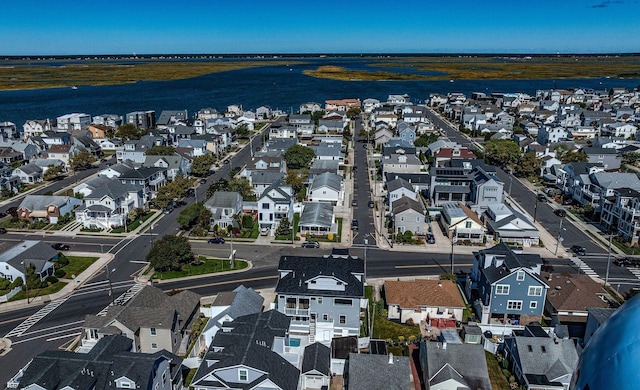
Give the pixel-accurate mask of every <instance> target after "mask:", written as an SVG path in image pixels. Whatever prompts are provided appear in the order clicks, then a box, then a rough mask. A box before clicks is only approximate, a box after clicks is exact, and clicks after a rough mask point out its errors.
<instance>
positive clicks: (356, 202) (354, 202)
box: [351, 199, 358, 207]
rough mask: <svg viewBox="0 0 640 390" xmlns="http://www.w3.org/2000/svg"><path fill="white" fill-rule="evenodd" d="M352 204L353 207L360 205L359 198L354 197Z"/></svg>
mask: <svg viewBox="0 0 640 390" xmlns="http://www.w3.org/2000/svg"><path fill="white" fill-rule="evenodd" d="M351 206H353V207H357V206H358V199H354V200H352V201H351Z"/></svg>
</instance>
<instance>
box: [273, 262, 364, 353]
mask: <svg viewBox="0 0 640 390" xmlns="http://www.w3.org/2000/svg"><path fill="white" fill-rule="evenodd" d="M278 273H279V274H280V277H279V279H278V283H277V285H276V290H275V291H276V295H277V301H276V307H277V310H278V311H279V312H281V313H284V314H286V315H287V316H289V317H291V326H290V331H291V333H301V334H306V335H309V337H310V342H315V341H320V342H328V341H329V340H331V339H332V338H333V337H334V336H339V335H342V336H343V337H344V336H350V335H355V336H357V335H359V334H360V308H361V307H363V305H364V304H365V302H366V300H365V298H364V262H363V261H362V259H359V258H357V257H352V256H335V255H331V256H326V257H300V256H282V257H280V263H279V265H278Z"/></svg>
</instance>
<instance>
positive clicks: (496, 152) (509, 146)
mask: <svg viewBox="0 0 640 390" xmlns="http://www.w3.org/2000/svg"><path fill="white" fill-rule="evenodd" d="M484 155H485V158H486V159H487V160H488V161H489V163H490V164H494V165H499V166H513V165H514V164H516V163H517V162H518V161H519V160H520V156H521V155H522V153H521V152H520V146H519V145H518V143H517V142H515V141H512V140H508V139H493V140H490V141H487V143H486V144H485V148H484Z"/></svg>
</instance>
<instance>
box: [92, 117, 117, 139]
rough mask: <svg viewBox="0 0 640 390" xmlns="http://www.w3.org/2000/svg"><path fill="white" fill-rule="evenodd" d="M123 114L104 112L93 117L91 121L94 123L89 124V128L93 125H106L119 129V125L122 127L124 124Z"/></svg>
mask: <svg viewBox="0 0 640 390" xmlns="http://www.w3.org/2000/svg"><path fill="white" fill-rule="evenodd" d="M122 119H123V118H122V115H117V114H102V115H96V116H94V117H93V118H91V122H92V124H91V125H89V128H91V126H93V125H101V126H106V127H107V128H111V129H117V128H118V127H120V126H121V125H122V123H123V122H122ZM104 137H105V136H104V135H103V136H101V137H93V138H104Z"/></svg>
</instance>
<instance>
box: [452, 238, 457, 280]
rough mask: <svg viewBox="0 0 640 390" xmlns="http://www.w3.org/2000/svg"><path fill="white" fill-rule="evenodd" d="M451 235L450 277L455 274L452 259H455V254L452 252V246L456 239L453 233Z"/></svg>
mask: <svg viewBox="0 0 640 390" xmlns="http://www.w3.org/2000/svg"><path fill="white" fill-rule="evenodd" d="M451 234H452V236H451V275H455V274H456V273H455V270H454V264H455V261H454V257H455V254H454V252H453V244H455V243H456V241H457V239H456V237H455V232H453V233H451Z"/></svg>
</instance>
